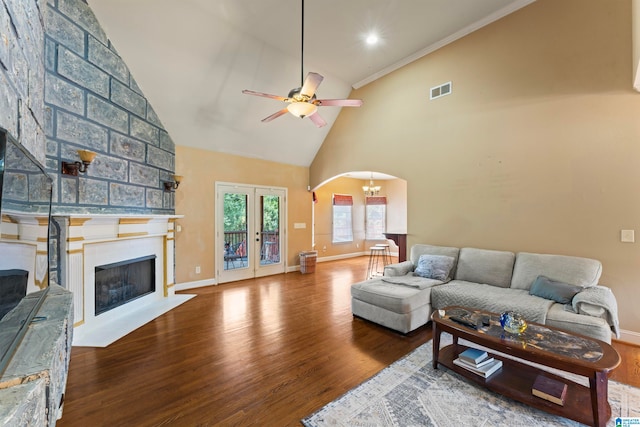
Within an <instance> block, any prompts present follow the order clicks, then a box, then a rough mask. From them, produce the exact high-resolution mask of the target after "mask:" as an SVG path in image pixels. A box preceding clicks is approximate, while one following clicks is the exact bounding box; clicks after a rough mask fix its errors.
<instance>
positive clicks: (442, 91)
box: [429, 82, 451, 99]
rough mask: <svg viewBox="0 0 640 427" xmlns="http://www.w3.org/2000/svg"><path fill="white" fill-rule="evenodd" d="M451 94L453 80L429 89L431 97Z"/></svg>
mask: <svg viewBox="0 0 640 427" xmlns="http://www.w3.org/2000/svg"><path fill="white" fill-rule="evenodd" d="M450 94H451V82H447V83H443V84H441V85H440V86H435V87H432V88H431V90H430V91H429V99H436V98H440V97H443V96H445V95H450Z"/></svg>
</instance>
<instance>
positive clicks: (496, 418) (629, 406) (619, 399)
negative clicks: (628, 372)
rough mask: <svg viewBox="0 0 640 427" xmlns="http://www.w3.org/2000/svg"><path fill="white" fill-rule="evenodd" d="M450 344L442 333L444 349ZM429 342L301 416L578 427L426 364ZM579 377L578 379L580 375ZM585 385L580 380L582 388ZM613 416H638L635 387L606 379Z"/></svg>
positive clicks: (364, 422) (348, 421) (331, 421)
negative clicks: (312, 412)
mask: <svg viewBox="0 0 640 427" xmlns="http://www.w3.org/2000/svg"><path fill="white" fill-rule="evenodd" d="M447 341H449V342H450V340H447V339H446V338H445V337H444V335H443V345H444V344H445V343H447ZM432 360H433V357H432V342H431V341H429V342H428V343H426V344H423V345H422V346H420V347H419V348H417V349H416V350H414V351H413V352H411V353H410V354H409V355H407V356H405V357H404V358H402V359H401V360H399V361H397V362H395V363H393V364H392V365H390V366H388V367H387V368H385V369H383V370H382V371H380V372H379V373H378V374H376V375H375V376H373V377H372V378H370V379H369V380H367V381H365V382H364V383H362V384H360V385H359V386H358V387H356V388H354V389H353V390H351V391H349V392H347V393H346V394H345V395H343V396H342V397H340V398H338V399H336V400H334V401H333V402H331V403H329V404H328V405H326V406H325V407H323V408H321V409H320V410H319V411H317V412H315V413H314V414H312V415H310V416H308V417H306V418H304V419H303V420H302V424H303V425H305V426H306V427H321V426H349V427H355V426H367V427H374V426H403V427H409V426H437V427H448V426H470V427H478V426H487V427H488V426H507V425H508V426H580V425H582V424H580V423H577V422H575V421H571V420H568V419H566V418H562V417H558V416H555V415H551V414H547V413H546V412H542V411H540V410H537V409H535V408H531V407H529V406H527V405H524V404H521V403H518V402H515V401H513V400H511V399H508V398H505V397H503V396H501V395H498V394H496V393H493V392H491V391H488V390H486V389H484V388H482V387H480V386H478V385H476V384H474V383H471V382H469V381H467V380H466V379H464V378H463V377H461V376H459V375H457V374H455V373H454V372H452V371H449V370H447V369H446V368H440V369H437V370H435V369H433V367H432V366H431V361H432ZM582 378H583V377H582ZM584 380H585V381H581V382H583V383H585V384H586V379H584ZM609 403H610V405H611V411H612V417H611V419H610V420H609V423H608V424H607V425H608V426H615V425H616V422H615V420H616V418H617V417H632V418H637V417H640V389H638V388H635V387H632V386H629V385H626V384H621V383H618V382H615V381H609Z"/></svg>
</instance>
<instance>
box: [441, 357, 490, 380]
mask: <svg viewBox="0 0 640 427" xmlns="http://www.w3.org/2000/svg"><path fill="white" fill-rule="evenodd" d="M453 364H454V365H457V366H460V367H461V368H464V369H466V370H467V371H470V372H473V373H474V374H477V375H480V376H481V377H484V378H489V377H490V376H491V375H493V374H494V373H495V372H496V371H497V370H498V369H500V368H501V367H502V360H494V361H492V362H491V363H488V364H486V365H483V366H481V367H479V368H475V367H473V366H472V365H471V364H469V363H468V362H465V361H463V360H462V359H460V358H459V357H458V358H457V359H454V360H453Z"/></svg>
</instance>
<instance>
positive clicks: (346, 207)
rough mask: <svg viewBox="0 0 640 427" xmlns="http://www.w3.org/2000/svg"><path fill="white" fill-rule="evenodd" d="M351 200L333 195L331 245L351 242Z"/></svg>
mask: <svg viewBox="0 0 640 427" xmlns="http://www.w3.org/2000/svg"><path fill="white" fill-rule="evenodd" d="M352 208H353V198H352V197H351V196H346V195H341V194H334V195H333V243H345V242H353V218H352Z"/></svg>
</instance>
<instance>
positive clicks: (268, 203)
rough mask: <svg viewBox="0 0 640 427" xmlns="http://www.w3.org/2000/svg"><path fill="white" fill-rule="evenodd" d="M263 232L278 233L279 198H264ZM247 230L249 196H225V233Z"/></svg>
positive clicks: (227, 194) (228, 194)
mask: <svg viewBox="0 0 640 427" xmlns="http://www.w3.org/2000/svg"><path fill="white" fill-rule="evenodd" d="M262 199H263V202H262V203H263V231H278V223H279V221H278V211H279V207H280V199H279V197H278V196H263V197H262ZM246 230H247V195H246V194H232V193H226V194H225V195H224V231H246Z"/></svg>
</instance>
